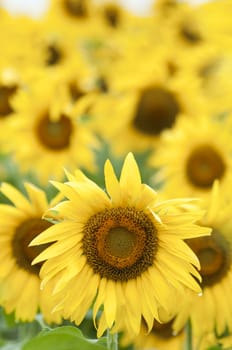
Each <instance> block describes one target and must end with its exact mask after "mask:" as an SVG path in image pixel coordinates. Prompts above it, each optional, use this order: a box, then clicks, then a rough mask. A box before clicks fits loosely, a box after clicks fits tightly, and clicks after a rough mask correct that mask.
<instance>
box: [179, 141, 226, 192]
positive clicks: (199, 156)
mask: <svg viewBox="0 0 232 350" xmlns="http://www.w3.org/2000/svg"><path fill="white" fill-rule="evenodd" d="M225 170H226V166H225V163H224V161H223V159H222V157H221V155H220V154H219V153H218V151H217V150H216V149H214V148H213V147H211V146H209V145H201V146H198V147H196V148H195V149H194V150H193V151H192V153H191V154H190V156H189V158H188V160H187V164H186V175H187V178H188V179H189V181H190V182H191V183H192V184H193V185H194V186H196V187H200V188H203V189H209V188H211V186H212V185H213V182H214V180H216V179H221V178H222V177H223V175H224V173H225Z"/></svg>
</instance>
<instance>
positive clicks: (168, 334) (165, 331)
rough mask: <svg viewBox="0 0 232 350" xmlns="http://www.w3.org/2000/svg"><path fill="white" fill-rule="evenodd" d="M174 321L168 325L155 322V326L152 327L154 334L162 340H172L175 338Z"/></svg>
mask: <svg viewBox="0 0 232 350" xmlns="http://www.w3.org/2000/svg"><path fill="white" fill-rule="evenodd" d="M172 325H173V320H171V321H169V322H166V323H159V322H158V321H156V320H154V324H153V327H152V331H151V332H152V333H153V334H155V335H156V336H158V337H159V338H162V339H170V338H172V337H173V329H172Z"/></svg>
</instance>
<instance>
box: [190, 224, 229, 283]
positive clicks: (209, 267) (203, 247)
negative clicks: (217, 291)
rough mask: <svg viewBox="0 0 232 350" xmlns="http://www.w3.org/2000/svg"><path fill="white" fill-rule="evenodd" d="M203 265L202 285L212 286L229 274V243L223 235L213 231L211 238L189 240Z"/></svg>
mask: <svg viewBox="0 0 232 350" xmlns="http://www.w3.org/2000/svg"><path fill="white" fill-rule="evenodd" d="M187 243H188V245H189V246H190V247H191V249H192V250H193V251H194V252H195V254H196V255H197V257H198V259H199V261H200V264H201V271H200V272H201V276H202V285H203V286H210V285H213V284H216V283H217V282H219V281H220V280H221V279H222V278H223V277H225V275H226V274H227V272H228V270H229V268H230V264H231V254H230V248H229V245H228V242H227V241H226V239H225V238H224V237H223V236H222V234H221V233H220V232H219V231H217V230H213V231H212V234H211V236H209V237H200V238H194V239H190V240H187Z"/></svg>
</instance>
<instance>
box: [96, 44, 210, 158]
mask: <svg viewBox="0 0 232 350" xmlns="http://www.w3.org/2000/svg"><path fill="white" fill-rule="evenodd" d="M158 52H159V55H158V54H157V56H158V57H156V58H155V57H154V56H153V55H152V57H153V60H151V57H147V56H146V55H144V65H143V66H142V68H140V69H138V70H136V67H135V66H136V65H137V61H136V60H134V58H133V60H132V57H130V58H128V60H126V62H124V63H123V61H122V63H121V64H120V67H119V66H117V65H116V66H115V72H114V75H115V74H116V73H118V78H117V81H116V79H115V80H113V82H112V80H111V85H110V86H111V89H112V90H113V93H111V94H106V95H103V96H101V98H99V99H98V100H97V101H96V103H95V104H94V105H93V108H92V109H91V111H90V114H91V115H92V116H93V118H92V120H93V124H94V127H95V128H96V129H98V132H99V133H100V134H101V135H102V136H103V137H104V138H105V139H106V140H107V141H108V142H109V143H110V144H111V145H112V148H113V151H114V152H115V153H116V154H119V155H123V156H124V155H125V154H126V153H127V152H129V151H131V150H132V151H134V152H138V151H144V150H147V149H148V148H149V147H155V146H156V144H157V143H159V140H160V136H161V135H162V133H163V132H164V131H165V130H167V129H172V128H173V127H174V126H175V124H176V122H177V120H178V119H179V118H181V117H182V116H184V117H185V116H187V118H189V117H190V118H191V117H192V118H195V115H196V114H197V113H202V110H203V111H204V104H203V100H202V99H201V96H200V95H199V90H198V83H197V84H196V85H195V81H194V80H191V81H189V79H188V77H187V76H183V75H173V76H171V75H170V70H169V68H170V67H169V66H168V55H166V54H165V53H164V50H160V51H158ZM153 54H154V52H153ZM132 56H133V55H132ZM154 62H157V63H158V64H157V65H156V64H154ZM129 63H130V65H131V69H132V72H136V73H133V77H132V75H131V74H130V72H129V73H126V70H127V68H128V66H127V64H129ZM117 69H118V70H117ZM119 77H121V81H120V82H119ZM113 79H114V78H113ZM190 86H191V88H190ZM193 104H194V106H195V109H193V108H192V106H193ZM109 121H110V123H109ZM106 124H107V127H103V126H105V125H106Z"/></svg>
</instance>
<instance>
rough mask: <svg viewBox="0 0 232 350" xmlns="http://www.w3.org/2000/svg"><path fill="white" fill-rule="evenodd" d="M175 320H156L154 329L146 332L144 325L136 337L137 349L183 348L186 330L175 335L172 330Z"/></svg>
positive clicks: (165, 349)
mask: <svg viewBox="0 0 232 350" xmlns="http://www.w3.org/2000/svg"><path fill="white" fill-rule="evenodd" d="M172 323H173V321H172V320H171V321H169V322H167V323H166V322H165V323H159V322H158V321H154V324H153V327H152V330H151V332H150V333H149V334H147V333H146V328H145V327H142V330H141V331H140V333H139V335H138V336H137V337H136V338H134V340H133V346H134V349H135V350H151V349H157V350H170V349H172V350H182V349H183V344H184V339H185V334H184V330H182V331H180V332H179V333H178V334H177V335H174V333H173V330H172Z"/></svg>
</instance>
